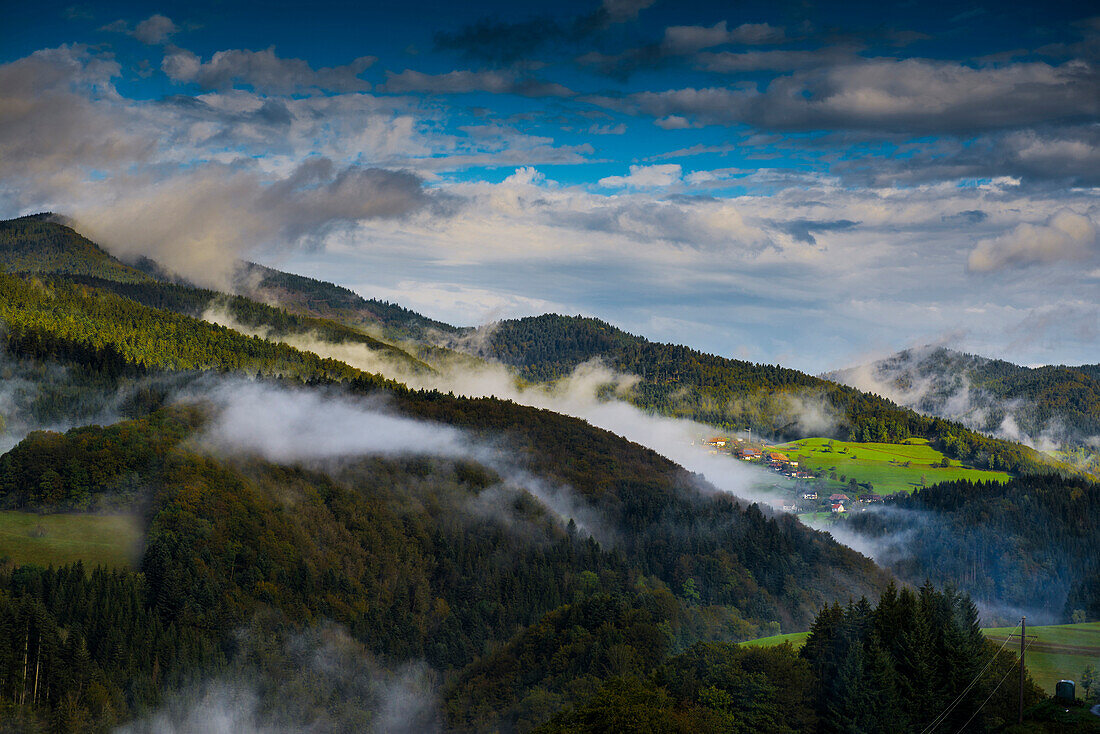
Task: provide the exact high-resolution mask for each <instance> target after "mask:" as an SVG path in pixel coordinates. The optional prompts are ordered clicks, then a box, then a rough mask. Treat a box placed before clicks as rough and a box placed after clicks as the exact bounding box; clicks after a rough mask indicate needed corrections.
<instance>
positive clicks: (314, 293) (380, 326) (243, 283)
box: [235, 263, 460, 339]
mask: <svg viewBox="0 0 1100 734" xmlns="http://www.w3.org/2000/svg"><path fill="white" fill-rule="evenodd" d="M235 281H236V285H237V288H238V289H239V291H240V292H241V293H242V294H243V295H246V296H248V297H250V298H252V299H253V300H257V301H261V302H264V303H274V304H277V305H278V306H280V307H281V308H285V309H286V310H288V311H291V312H294V313H300V314H306V315H310V316H318V317H321V318H324V319H329V320H332V321H338V322H341V323H344V324H347V325H349V326H353V327H355V328H358V329H367V330H381V332H382V333H384V334H385V335H387V336H391V337H400V338H419V339H425V338H427V337H428V336H431V335H433V334H435V333H439V334H454V333H457V332H459V331H460V330H459V329H457V328H456V327H454V326H451V325H450V324H445V323H443V322H441V321H435V320H434V319H429V318H428V317H426V316H421V315H420V314H418V313H416V312H415V311H410V310H409V309H407V308H403V307H401V306H399V305H397V304H396V303H389V302H388V301H380V300H377V299H373V298H372V299H365V298H363V297H362V296H360V295H358V294H357V293H355V292H354V291H352V290H349V289H348V288H344V287H342V286H338V285H334V284H332V283H326V282H325V281H321V280H315V279H313V278H307V277H305V276H302V275H295V274H293V273H286V272H283V271H281V270H275V269H274V268H269V267H266V266H263V265H257V264H256V263H242V264H241V267H240V269H239V270H238V272H237V274H236V277H235Z"/></svg>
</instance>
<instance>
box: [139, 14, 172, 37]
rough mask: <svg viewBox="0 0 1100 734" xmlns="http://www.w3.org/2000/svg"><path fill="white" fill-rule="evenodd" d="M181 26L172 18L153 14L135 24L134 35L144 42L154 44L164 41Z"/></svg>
mask: <svg viewBox="0 0 1100 734" xmlns="http://www.w3.org/2000/svg"><path fill="white" fill-rule="evenodd" d="M178 30H179V28H178V27H177V26H176V24H175V23H173V22H172V19H171V18H168V17H166V16H163V15H160V14H159V13H158V14H156V15H151V16H149V17H148V18H146V19H145V20H143V21H141V22H140V23H138V24H137V25H136V26H134V32H133V36H134V38H136V39H137V40H139V41H141V42H142V43H144V44H148V45H153V44H157V43H164V42H165V41H167V40H168V38H169V37H170V36H172V35H173V34H174V33H176V32H177V31H178Z"/></svg>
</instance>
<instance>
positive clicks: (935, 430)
mask: <svg viewBox="0 0 1100 734" xmlns="http://www.w3.org/2000/svg"><path fill="white" fill-rule="evenodd" d="M24 219H28V218H24ZM21 221H23V220H13V222H21ZM28 221H29V222H32V223H34V226H33V227H31V226H29V225H26V224H25V225H23V227H24V229H23V230H19V231H23V232H24V234H23V235H22V236H23V237H24V238H25V241H22V244H20V245H19V248H20V249H21V251H26V252H33V251H35V248H36V247H38V248H45V249H47V250H48V249H49V247H50V245H49V243H50V242H53V241H55V240H56V241H58V242H62V243H68V244H66V247H70V246H73V245H72V243H73V242H79V244H80V248H82V249H81V250H80V251H81V252H84V253H85V255H86V257H85V258H84V260H86V261H87V266H86V267H84V268H83V270H84V271H87V272H80V273H78V275H82V276H85V279H84V280H83V281H82V283H83V284H84V285H88V286H92V287H94V288H97V289H100V290H109V291H112V292H115V293H119V294H121V295H125V296H127V297H128V298H130V299H133V300H136V301H137V302H139V303H144V304H146V305H150V306H153V307H156V308H165V309H169V310H173V311H177V312H179V313H182V314H186V315H191V316H196V315H201V314H203V313H206V309H209V308H210V307H211V306H214V307H216V309H217V310H219V311H226V312H228V313H229V315H230V316H231V318H230V319H229V320H228V323H227V324H226V325H229V326H237V327H238V328H240V327H245V328H246V329H247V330H248V331H249V333H251V334H256V335H260V336H265V337H270V338H272V339H276V340H278V341H281V342H284V343H285V344H289V345H291V346H297V347H301V348H304V349H309V348H310V347H309V344H310V343H311V342H316V341H317V340H322V341H324V342H325V343H326V344H328V343H334V344H337V345H341V344H345V343H352V344H358V345H362V346H365V347H367V349H368V350H371V351H372V352H374V356H369V357H368V358H367V359H366V360H365V362H368V363H371V364H372V367H371V369H372V370H387V367H386V361H387V360H388V361H389V364H390V366H391V367H393V373H394V374H404V373H406V372H408V371H410V370H411V371H413V372H415V371H421V370H430V369H431V366H435V367H437V368H439V369H443V370H446V369H451V368H456V367H457V368H458V369H463V368H468V367H469V364H467V363H466V362H464V361H463V360H464V357H463V355H460V354H458V353H457V352H456V351H455V350H458V352H465V353H467V354H469V355H471V356H472V357H474V358H478V359H489V360H495V361H499V362H501V363H503V364H505V365H507V366H509V367H510V368H512V369H514V370H515V371H516V372H517V373H518V375H519V376H520V377H521V378H523V379H526V380H528V381H533V382H547V381H553V380H555V379H558V378H561V377H564V376H566V375H568V374H569V373H570V372H571V371H572V370H573V369H575V368H576V367H577V366H578V365H580V364H583V363H585V362H588V361H590V360H593V359H599V360H601V361H602V362H603V363H605V364H606V365H607V366H609V367H611V368H613V369H615V370H618V371H620V372H623V373H627V374H631V375H637V376H638V377H640V378H641V380H640V382H638V383H637V384H636V385H635V386H634V388H633V390H632V391H631V392H630V394H629V395H628V399H630V400H631V401H632V402H634V403H635V404H636V405H637V406H639V407H641V408H643V409H645V410H647V411H651V412H655V413H658V414H662V415H668V416H673V417H685V418H691V419H693V420H697V421H700V422H704V423H708V424H710V425H713V426H717V427H720V428H723V429H727V430H749V431H752V432H755V433H757V434H761V435H764V436H766V437H769V438H778V439H794V438H803V437H807V436H826V437H831V438H838V439H844V440H852V441H863V442H875V441H879V442H898V441H902V440H904V439H906V438H909V437H910V436H916V437H921V438H927V439H929V440H931V441H933V443H934V445H935V446H936V448H937V449H939V450H941V451H943V452H945V453H947V454H948V455H950V456H951V457H952V458H954V459H956V460H960V461H963V462H966V463H968V464H970V465H973V466H977V467H980V468H988V469H996V470H1001V471H1010V472H1019V471H1032V472H1034V471H1063V472H1069V471H1075V469H1073V468H1072V467H1071V465H1070V464H1068V463H1060V462H1059V461H1058V460H1056V459H1054V458H1051V457H1044V456H1042V455H1041V454H1039V453H1038V452H1036V451H1034V450H1031V449H1029V448H1027V447H1023V446H1020V445H1018V444H1013V443H1010V442H1006V441H1000V440H994V439H990V438H988V437H986V436H983V435H980V434H978V433H976V432H973V431H970V430H967V429H965V428H964V427H962V426H960V425H955V424H951V423H945V422H942V421H935V420H931V419H929V418H927V417H925V416H923V415H920V414H918V413H916V412H914V411H913V410H909V409H907V408H902V407H899V406H898V405H896V404H894V403H893V402H891V401H889V400H887V399H885V398H882V397H879V396H878V395H876V394H872V393H867V392H861V391H859V390H856V389H853V388H850V387H846V386H843V385H839V384H837V383H835V382H831V381H828V380H823V379H820V378H816V377H811V376H810V375H807V374H805V373H802V372H798V371H797V370H791V369H786V368H782V367H779V366H772V365H759V364H753V363H750V362H745V361H741V360H731V359H726V358H723V357H718V356H715V355H709V354H705V353H702V352H698V351H696V350H693V349H690V348H688V347H684V346H678V345H671V344H659V343H654V342H650V341H649V340H647V339H645V338H644V337H640V336H635V335H632V334H628V333H626V332H624V331H622V330H620V329H617V328H615V327H613V326H611V325H610V324H607V323H605V322H602V321H599V320H597V319H589V318H582V317H579V316H578V317H565V316H558V315H553V314H547V315H543V316H537V317H529V318H524V319H519V320H510V321H504V322H501V323H500V324H497V325H495V326H494V327H492V328H490V329H489V330H488V331H487V332H486V333H485V334H482V333H480V332H477V331H473V330H469V329H457V328H455V327H451V326H449V325H447V324H442V323H440V322H436V321H433V320H431V319H427V318H425V317H423V316H420V315H419V314H416V313H414V312H412V311H409V310H407V309H404V308H402V307H400V306H397V305H395V304H390V303H385V302H382V301H373V300H371V301H368V300H365V299H362V298H361V297H359V296H358V295H356V294H355V293H353V292H352V291H350V290H347V289H345V288H341V287H339V286H334V285H332V284H329V283H323V282H321V281H316V280H312V279H309V278H303V277H301V276H297V275H293V274H289V273H283V272H280V271H277V270H273V269H271V268H266V267H263V266H259V265H255V264H250V263H244V264H242V266H241V270H240V272H239V274H238V278H237V281H238V285H239V287H240V288H241V290H242V291H243V292H244V293H246V295H247V297H245V296H240V295H237V296H232V297H218V294H216V293H214V292H213V291H206V290H203V289H197V288H191V287H190V286H189V285H187V284H182V283H166V282H148V280H147V281H146V282H136V283H135V282H129V281H127V279H126V278H124V277H122V275H124V274H125V273H124V272H123V271H119V270H117V267H122V268H126V272H129V271H131V270H132V269H130V268H128V267H127V266H124V265H121V263H118V262H117V261H116V260H114V258H111V257H110V256H109V255H107V254H106V253H104V252H103V251H102V250H99V249H98V248H96V247H95V245H94V244H93V243H91V242H89V241H87V240H85V239H84V238H80V237H79V235H76V233H74V232H72V230H71V229H68V228H67V227H64V226H63V225H59V224H55V223H51V222H48V221H46V218H45V217H43V216H36V217H33V218H29V219H28ZM9 224H10V223H9ZM24 230H25V231H24ZM13 231H14V230H13ZM13 237H14V235H13ZM64 259H71V260H74V261H75V260H79V259H80V258H78V257H77V256H76V255H75V254H71V253H70V254H68V255H66V256H65V258H64ZM48 262H52V261H44V264H42V266H41V267H40V268H39V270H40V271H41V270H48V269H49V267H47V266H48ZM96 263H98V265H96ZM143 267H145V268H146V269H147V270H149V271H150V272H153V273H154V274H155V273H156V264H155V263H152V262H151V261H145V262H144V264H143ZM63 272H67V271H63ZM134 272H136V271H134ZM116 276H117V277H116ZM70 277H75V276H70ZM88 277H92V278H98V279H99V281H93V280H87V278H88ZM142 277H145V276H142ZM120 281H121V282H120ZM270 303H274V304H277V306H271V305H267V304H270ZM222 321H225V319H223V320H222ZM372 334H377V335H383V334H384V335H387V338H389V339H391V340H394V339H396V340H399V341H400V345H394V344H390V343H387V342H383V341H380V340H379V339H378V338H377V337H376V336H372ZM321 351H325V350H321ZM329 351H331V350H329ZM335 353H336V354H339V351H338V350H337V351H336V352H335ZM359 361H364V360H359ZM1067 458H1068V457H1067Z"/></svg>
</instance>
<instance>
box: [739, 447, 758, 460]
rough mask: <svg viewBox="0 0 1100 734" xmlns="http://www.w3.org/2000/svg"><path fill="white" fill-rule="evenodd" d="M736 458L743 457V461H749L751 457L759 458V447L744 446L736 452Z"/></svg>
mask: <svg viewBox="0 0 1100 734" xmlns="http://www.w3.org/2000/svg"><path fill="white" fill-rule="evenodd" d="M737 458H739V459H744V460H745V461H751V460H752V459H759V458H760V449H750V448H744V449H741V450H739V451H738V452H737Z"/></svg>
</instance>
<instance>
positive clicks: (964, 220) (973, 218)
mask: <svg viewBox="0 0 1100 734" xmlns="http://www.w3.org/2000/svg"><path fill="white" fill-rule="evenodd" d="M940 219H942V220H943V221H944V222H947V223H949V224H981V223H982V222H984V221H985V220H986V219H989V215H988V214H986V213H985V212H983V211H982V210H981V209H967V210H966V211H961V212H958V213H956V214H944V215H943V216H942V217H940Z"/></svg>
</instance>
